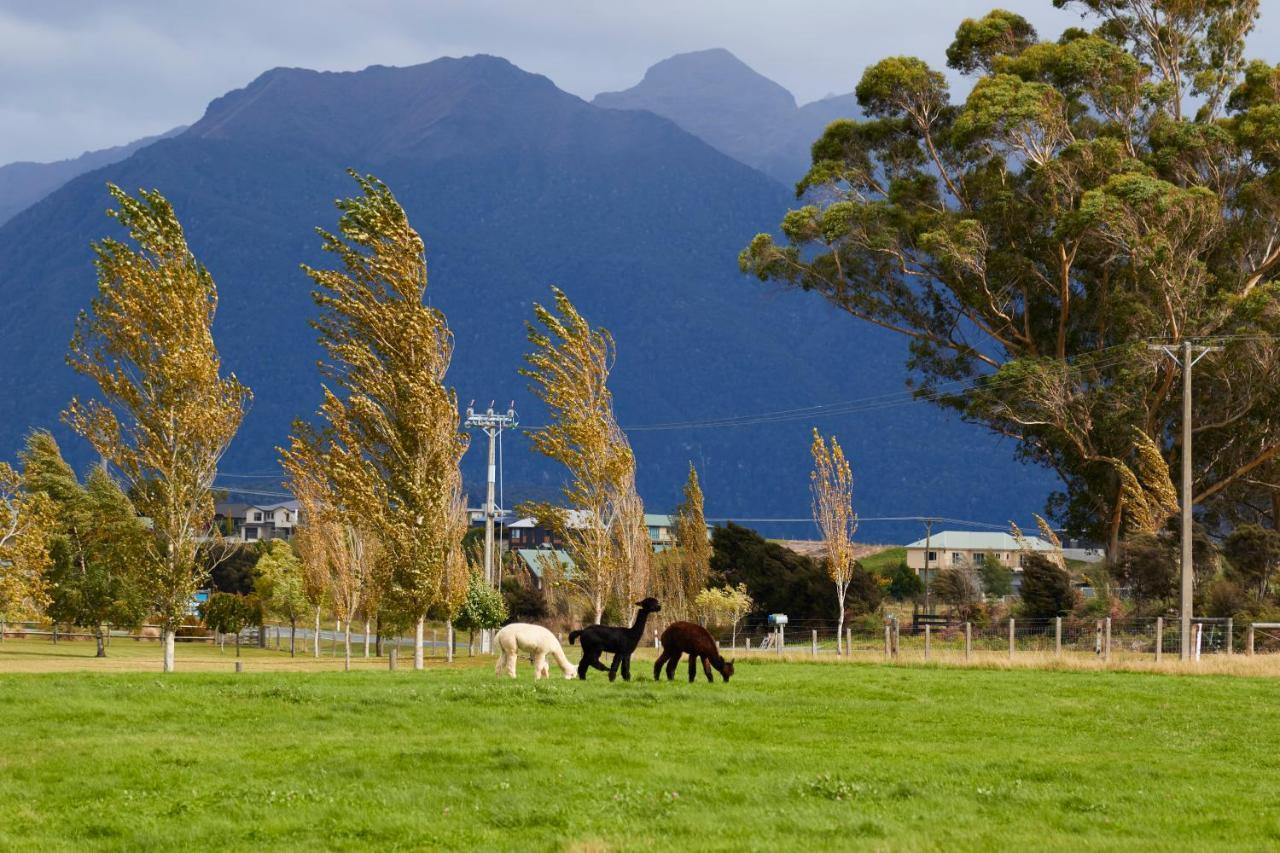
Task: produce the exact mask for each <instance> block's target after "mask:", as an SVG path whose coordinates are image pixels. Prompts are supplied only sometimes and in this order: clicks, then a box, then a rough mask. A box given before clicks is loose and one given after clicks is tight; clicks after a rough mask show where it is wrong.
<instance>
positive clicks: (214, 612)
mask: <svg viewBox="0 0 1280 853" xmlns="http://www.w3.org/2000/svg"><path fill="white" fill-rule="evenodd" d="M251 599H252V597H251V596H248V595H236V594H235V593H231V592H215V593H213V594H212V595H210V596H209V599H208V600H207V601H205V602H204V603H203V604H201V605H200V618H201V620H203V621H204V624H205V625H206V626H207V627H208V628H209V630H211V631H216V632H218V634H234V635H235V638H236V657H240V632H241V631H243V630H244V629H245V628H247V627H248V626H249V625H252V624H254V619H255V617H256V616H257V615H258V614H259V610H260V608H259V607H258V605H257V603H256V602H254V601H253V600H251Z"/></svg>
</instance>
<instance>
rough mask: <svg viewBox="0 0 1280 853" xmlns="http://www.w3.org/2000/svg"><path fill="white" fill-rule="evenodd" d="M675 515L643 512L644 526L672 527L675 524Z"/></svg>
mask: <svg viewBox="0 0 1280 853" xmlns="http://www.w3.org/2000/svg"><path fill="white" fill-rule="evenodd" d="M675 521H676V517H675V516H674V515H655V514H653V513H648V512H646V513H645V514H644V526H645V527H672V526H674V525H675Z"/></svg>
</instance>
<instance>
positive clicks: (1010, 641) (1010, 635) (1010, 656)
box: [1009, 618, 1017, 660]
mask: <svg viewBox="0 0 1280 853" xmlns="http://www.w3.org/2000/svg"><path fill="white" fill-rule="evenodd" d="M1015 643H1017V640H1015V639H1014V633H1013V619H1012V618H1010V619H1009V660H1013V648H1014V644H1015Z"/></svg>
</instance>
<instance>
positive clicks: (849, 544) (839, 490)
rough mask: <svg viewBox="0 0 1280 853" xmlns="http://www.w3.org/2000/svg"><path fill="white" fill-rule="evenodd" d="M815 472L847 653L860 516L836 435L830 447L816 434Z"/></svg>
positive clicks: (816, 503)
mask: <svg viewBox="0 0 1280 853" xmlns="http://www.w3.org/2000/svg"><path fill="white" fill-rule="evenodd" d="M810 450H811V452H812V454H813V471H812V473H810V475H809V489H810V493H811V495H812V497H813V521H814V523H815V524H816V525H818V530H819V531H820V532H821V533H822V545H823V550H824V551H825V552H826V569H827V577H829V578H830V579H831V581H832V583H834V584H835V587H836V602H837V604H838V606H839V614H838V616H837V621H836V652H837V653H840V654H842V653H843V651H844V610H845V608H844V602H845V596H846V595H847V594H848V592H849V584H850V583H851V582H852V581H853V571H854V568H855V566H856V563H855V562H854V559H853V534H854V533H855V532H856V531H857V529H858V514H857V513H856V512H854V511H853V472H852V471H851V470H850V468H849V460H848V459H846V458H845V455H844V450H842V449H841V447H840V443H839V442H837V441H836V438H835V436H832V437H831V443H830V445H828V444H827V442H826V440H825V439H823V437H822V436H821V435H820V434H819V433H818V431H817V430H816V429H815V430H814V431H813V445H812V447H811V448H810Z"/></svg>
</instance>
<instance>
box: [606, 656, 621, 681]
mask: <svg viewBox="0 0 1280 853" xmlns="http://www.w3.org/2000/svg"><path fill="white" fill-rule="evenodd" d="M621 665H622V654H621V653H620V652H619V653H615V654H614V656H613V663H612V664H610V666H609V680H610V681H614V680H615V679H617V677H618V667H619V666H621Z"/></svg>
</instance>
